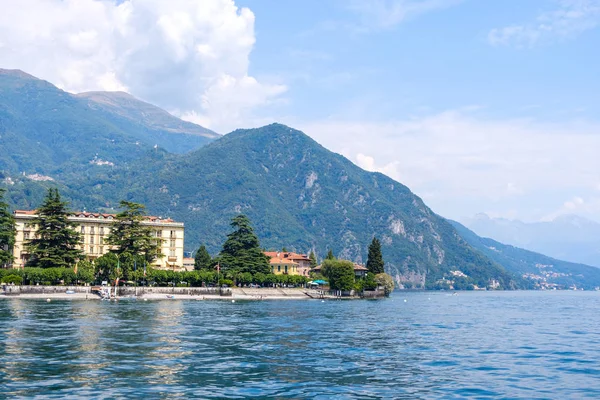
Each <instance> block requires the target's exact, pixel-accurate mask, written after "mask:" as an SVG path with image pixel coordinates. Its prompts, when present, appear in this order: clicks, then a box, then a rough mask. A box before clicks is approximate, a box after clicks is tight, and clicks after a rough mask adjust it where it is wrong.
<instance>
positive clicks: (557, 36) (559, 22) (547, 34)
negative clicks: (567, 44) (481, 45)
mask: <svg viewBox="0 0 600 400" xmlns="http://www.w3.org/2000/svg"><path fill="white" fill-rule="evenodd" d="M599 24H600V0H560V1H558V7H557V8H556V9H555V10H553V11H549V12H544V13H542V14H540V15H539V16H538V17H537V18H536V20H535V21H534V22H532V23H529V24H524V25H511V26H506V27H504V28H496V29H492V30H491V31H490V32H489V34H488V40H489V42H490V43H491V44H492V45H505V46H508V45H514V46H517V47H531V46H534V45H536V44H538V43H540V42H547V41H553V40H561V39H566V38H571V37H574V36H577V35H579V34H581V33H582V32H585V31H586V30H589V29H593V28H595V27H597V26H598V25H599Z"/></svg>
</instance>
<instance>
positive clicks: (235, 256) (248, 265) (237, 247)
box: [217, 214, 271, 274]
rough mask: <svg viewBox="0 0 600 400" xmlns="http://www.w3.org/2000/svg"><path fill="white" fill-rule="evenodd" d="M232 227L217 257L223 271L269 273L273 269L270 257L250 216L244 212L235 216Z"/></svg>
mask: <svg viewBox="0 0 600 400" xmlns="http://www.w3.org/2000/svg"><path fill="white" fill-rule="evenodd" d="M231 227H232V228H234V231H233V232H231V233H230V234H229V235H227V240H226V241H225V243H224V244H223V250H221V253H219V256H218V258H217V261H218V262H219V264H220V266H221V270H222V272H223V273H226V274H237V273H239V272H249V273H251V274H256V273H257V272H260V273H263V274H268V273H269V272H270V270H271V268H270V266H269V258H268V257H267V256H266V255H265V254H264V253H263V251H262V250H261V248H260V242H259V241H258V237H257V236H256V234H255V233H254V230H253V229H252V226H251V225H250V220H249V219H248V217H246V216H245V215H243V214H240V215H238V216H236V217H234V218H233V219H232V220H231Z"/></svg>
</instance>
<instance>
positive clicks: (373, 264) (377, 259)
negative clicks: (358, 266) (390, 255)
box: [367, 237, 385, 275]
mask: <svg viewBox="0 0 600 400" xmlns="http://www.w3.org/2000/svg"><path fill="white" fill-rule="evenodd" d="M383 266H384V262H383V256H382V255H381V243H380V242H379V239H377V238H376V237H374V238H373V241H372V242H371V244H370V245H369V255H368V257H367V269H368V270H369V272H371V273H373V274H375V275H377V274H383V273H384V272H385V270H384V268H383Z"/></svg>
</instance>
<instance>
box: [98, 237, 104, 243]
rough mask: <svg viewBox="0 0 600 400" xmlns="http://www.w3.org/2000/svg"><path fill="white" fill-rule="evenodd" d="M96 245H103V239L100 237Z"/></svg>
mask: <svg viewBox="0 0 600 400" xmlns="http://www.w3.org/2000/svg"><path fill="white" fill-rule="evenodd" d="M98 244H104V238H103V237H102V236H100V240H99V241H98Z"/></svg>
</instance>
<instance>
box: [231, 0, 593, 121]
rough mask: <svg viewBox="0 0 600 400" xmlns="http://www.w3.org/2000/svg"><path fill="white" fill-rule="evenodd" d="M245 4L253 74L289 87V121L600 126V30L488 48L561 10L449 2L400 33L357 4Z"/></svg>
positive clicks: (546, 5)
mask: <svg viewBox="0 0 600 400" xmlns="http://www.w3.org/2000/svg"><path fill="white" fill-rule="evenodd" d="M237 3H238V4H239V5H242V6H247V7H249V8H250V9H251V10H252V11H253V12H254V13H255V15H256V27H255V29H256V38H257V41H256V45H255V48H254V50H253V52H252V54H251V56H250V60H251V64H250V71H251V73H252V74H254V75H257V76H260V75H267V76H274V77H279V78H280V79H281V81H283V82H285V83H286V84H287V85H288V86H289V90H288V93H287V95H286V97H287V98H288V99H289V103H288V104H286V106H285V107H281V110H279V111H280V112H282V113H290V114H292V115H295V116H298V115H299V116H301V117H303V118H324V117H329V116H331V115H342V116H346V115H351V116H353V117H356V116H357V113H358V114H359V115H361V114H364V115H365V116H366V117H369V118H383V119H386V118H398V117H410V116H414V115H419V114H427V113H429V112H432V111H444V110H448V109H457V108H462V107H468V106H479V107H482V108H483V110H482V111H481V112H482V113H485V114H486V115H490V116H495V117H501V118H504V117H510V118H514V117H526V118H530V117H536V118H544V119H545V120H558V121H561V120H563V119H564V118H593V117H594V116H596V115H597V114H598V110H599V107H600V105H599V103H598V101H597V100H598V92H599V89H600V80H599V79H597V75H598V67H599V66H600V65H599V64H600V55H599V54H600V51H599V44H600V29H589V30H586V31H584V32H581V33H576V32H572V33H564V34H563V33H560V34H559V33H556V34H550V35H548V37H546V38H542V39H540V40H539V42H537V43H535V44H528V43H518V42H516V41H515V43H513V44H510V45H492V44H491V43H490V41H489V38H488V36H489V34H490V31H492V30H493V29H497V28H502V27H505V26H511V25H534V24H535V23H536V22H535V20H536V18H538V17H539V16H540V15H542V14H543V13H545V12H551V11H552V10H555V9H558V8H559V7H558V6H559V3H558V2H555V1H548V0H528V1H522V0H521V1H514V0H513V1H502V2H489V1H488V2H485V1H477V0H472V1H462V2H459V1H454V2H453V1H448V2H443V1H442V2H439V3H441V4H445V3H446V4H447V6H446V7H440V8H437V9H433V10H430V11H428V12H423V13H422V14H417V15H413V16H410V15H409V16H407V18H406V19H405V20H400V21H397V22H396V23H391V22H388V23H385V22H383V21H379V20H378V18H376V17H371V16H368V15H364V12H363V13H361V12H360V11H359V10H352V8H351V7H350V6H348V3H351V2H349V1H336V0H330V1H303V2H297V3H296V6H290V3H291V2H267V1H248V0H246V1H238V2H237ZM365 3H371V1H365ZM372 3H376V2H375V1H374V2H372ZM392 3H393V2H390V1H388V2H387V4H388V5H391V4H392ZM406 3H408V2H406ZM366 7H368V6H366Z"/></svg>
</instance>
